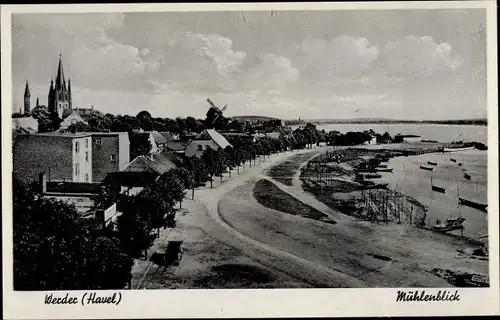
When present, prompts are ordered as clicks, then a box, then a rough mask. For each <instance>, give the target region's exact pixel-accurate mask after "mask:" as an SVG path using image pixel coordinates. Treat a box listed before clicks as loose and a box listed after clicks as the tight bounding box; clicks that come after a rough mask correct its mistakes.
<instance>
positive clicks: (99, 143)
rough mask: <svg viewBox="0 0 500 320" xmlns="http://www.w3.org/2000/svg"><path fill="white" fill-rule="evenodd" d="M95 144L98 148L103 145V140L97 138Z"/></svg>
mask: <svg viewBox="0 0 500 320" xmlns="http://www.w3.org/2000/svg"><path fill="white" fill-rule="evenodd" d="M95 144H96V145H98V146H101V144H102V140H101V138H95Z"/></svg>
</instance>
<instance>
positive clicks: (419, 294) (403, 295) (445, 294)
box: [396, 290, 460, 301]
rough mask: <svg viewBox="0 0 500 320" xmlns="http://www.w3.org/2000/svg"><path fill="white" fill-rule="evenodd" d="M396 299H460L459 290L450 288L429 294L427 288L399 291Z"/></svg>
mask: <svg viewBox="0 0 500 320" xmlns="http://www.w3.org/2000/svg"><path fill="white" fill-rule="evenodd" d="M396 301H460V295H459V294H458V290H456V291H455V292H454V293H452V292H451V291H448V290H439V291H438V292H437V293H433V294H429V293H426V292H425V290H422V291H420V290H415V291H408V292H405V291H398V296H397V298H396Z"/></svg>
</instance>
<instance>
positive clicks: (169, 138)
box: [160, 131, 174, 142]
mask: <svg viewBox="0 0 500 320" xmlns="http://www.w3.org/2000/svg"><path fill="white" fill-rule="evenodd" d="M160 134H161V135H162V136H163V137H165V139H167V141H168V142H172V141H174V135H173V134H172V133H170V132H167V131H162V132H160Z"/></svg>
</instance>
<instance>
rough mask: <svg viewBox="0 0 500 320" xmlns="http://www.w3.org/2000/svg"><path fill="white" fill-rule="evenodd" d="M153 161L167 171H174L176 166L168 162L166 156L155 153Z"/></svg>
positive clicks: (168, 158) (168, 159)
mask: <svg viewBox="0 0 500 320" xmlns="http://www.w3.org/2000/svg"><path fill="white" fill-rule="evenodd" d="M153 160H154V161H156V162H158V163H159V164H160V165H162V166H163V167H164V168H165V169H167V171H169V170H172V169H175V168H176V167H177V166H176V165H175V163H173V162H172V161H171V160H170V157H168V156H167V155H166V154H163V153H155V154H153Z"/></svg>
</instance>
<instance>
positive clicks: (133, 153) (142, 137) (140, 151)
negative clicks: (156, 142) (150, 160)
mask: <svg viewBox="0 0 500 320" xmlns="http://www.w3.org/2000/svg"><path fill="white" fill-rule="evenodd" d="M128 136H129V139H130V159H135V158H136V157H138V156H147V155H149V153H150V152H151V142H150V141H149V134H148V133H142V132H129V134H128Z"/></svg>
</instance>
